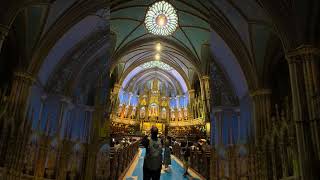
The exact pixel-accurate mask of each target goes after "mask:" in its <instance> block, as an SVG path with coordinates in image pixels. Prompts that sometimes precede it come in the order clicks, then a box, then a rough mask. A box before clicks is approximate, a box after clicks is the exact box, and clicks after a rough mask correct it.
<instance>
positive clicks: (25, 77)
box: [14, 72, 36, 83]
mask: <svg viewBox="0 0 320 180" xmlns="http://www.w3.org/2000/svg"><path fill="white" fill-rule="evenodd" d="M14 76H15V77H17V78H21V79H23V80H25V81H27V82H31V83H34V82H36V79H35V78H34V77H33V76H32V75H31V74H29V73H26V72H15V73H14Z"/></svg>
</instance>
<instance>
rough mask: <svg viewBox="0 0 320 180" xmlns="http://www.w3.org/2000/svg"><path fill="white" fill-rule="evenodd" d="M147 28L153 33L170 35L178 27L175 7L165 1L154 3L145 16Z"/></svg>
mask: <svg viewBox="0 0 320 180" xmlns="http://www.w3.org/2000/svg"><path fill="white" fill-rule="evenodd" d="M145 25H146V28H147V30H148V31H149V32H150V33H151V34H154V35H160V36H168V35H171V34H172V33H173V32H174V31H175V30H176V29H177V27H178V15H177V12H176V10H175V8H174V7H173V6H172V5H171V4H170V3H168V2H166V1H159V2H156V3H154V4H153V5H152V6H151V7H150V8H149V9H148V11H147V14H146V18H145Z"/></svg>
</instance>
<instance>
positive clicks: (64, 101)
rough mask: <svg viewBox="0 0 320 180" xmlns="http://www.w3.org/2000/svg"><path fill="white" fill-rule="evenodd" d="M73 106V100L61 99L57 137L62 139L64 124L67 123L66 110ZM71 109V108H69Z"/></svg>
mask: <svg viewBox="0 0 320 180" xmlns="http://www.w3.org/2000/svg"><path fill="white" fill-rule="evenodd" d="M69 104H71V99H70V98H68V97H61V99H60V107H59V114H58V119H57V122H58V126H57V132H56V133H57V136H58V137H59V138H60V136H61V128H62V124H63V122H64V121H65V119H64V115H65V113H66V108H67V107H68V105H69ZM69 108H70V107H69Z"/></svg>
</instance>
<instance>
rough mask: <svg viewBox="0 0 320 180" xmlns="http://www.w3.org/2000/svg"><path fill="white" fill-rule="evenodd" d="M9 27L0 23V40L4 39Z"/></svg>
mask: <svg viewBox="0 0 320 180" xmlns="http://www.w3.org/2000/svg"><path fill="white" fill-rule="evenodd" d="M9 30H10V28H9V27H8V26H5V25H2V24H0V41H2V40H4V39H5V38H6V37H7V35H8V33H9Z"/></svg>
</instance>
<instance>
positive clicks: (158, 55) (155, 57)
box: [154, 53, 161, 61]
mask: <svg viewBox="0 0 320 180" xmlns="http://www.w3.org/2000/svg"><path fill="white" fill-rule="evenodd" d="M160 58H161V57H160V54H159V53H157V54H156V55H155V56H154V59H155V60H156V61H160Z"/></svg>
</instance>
